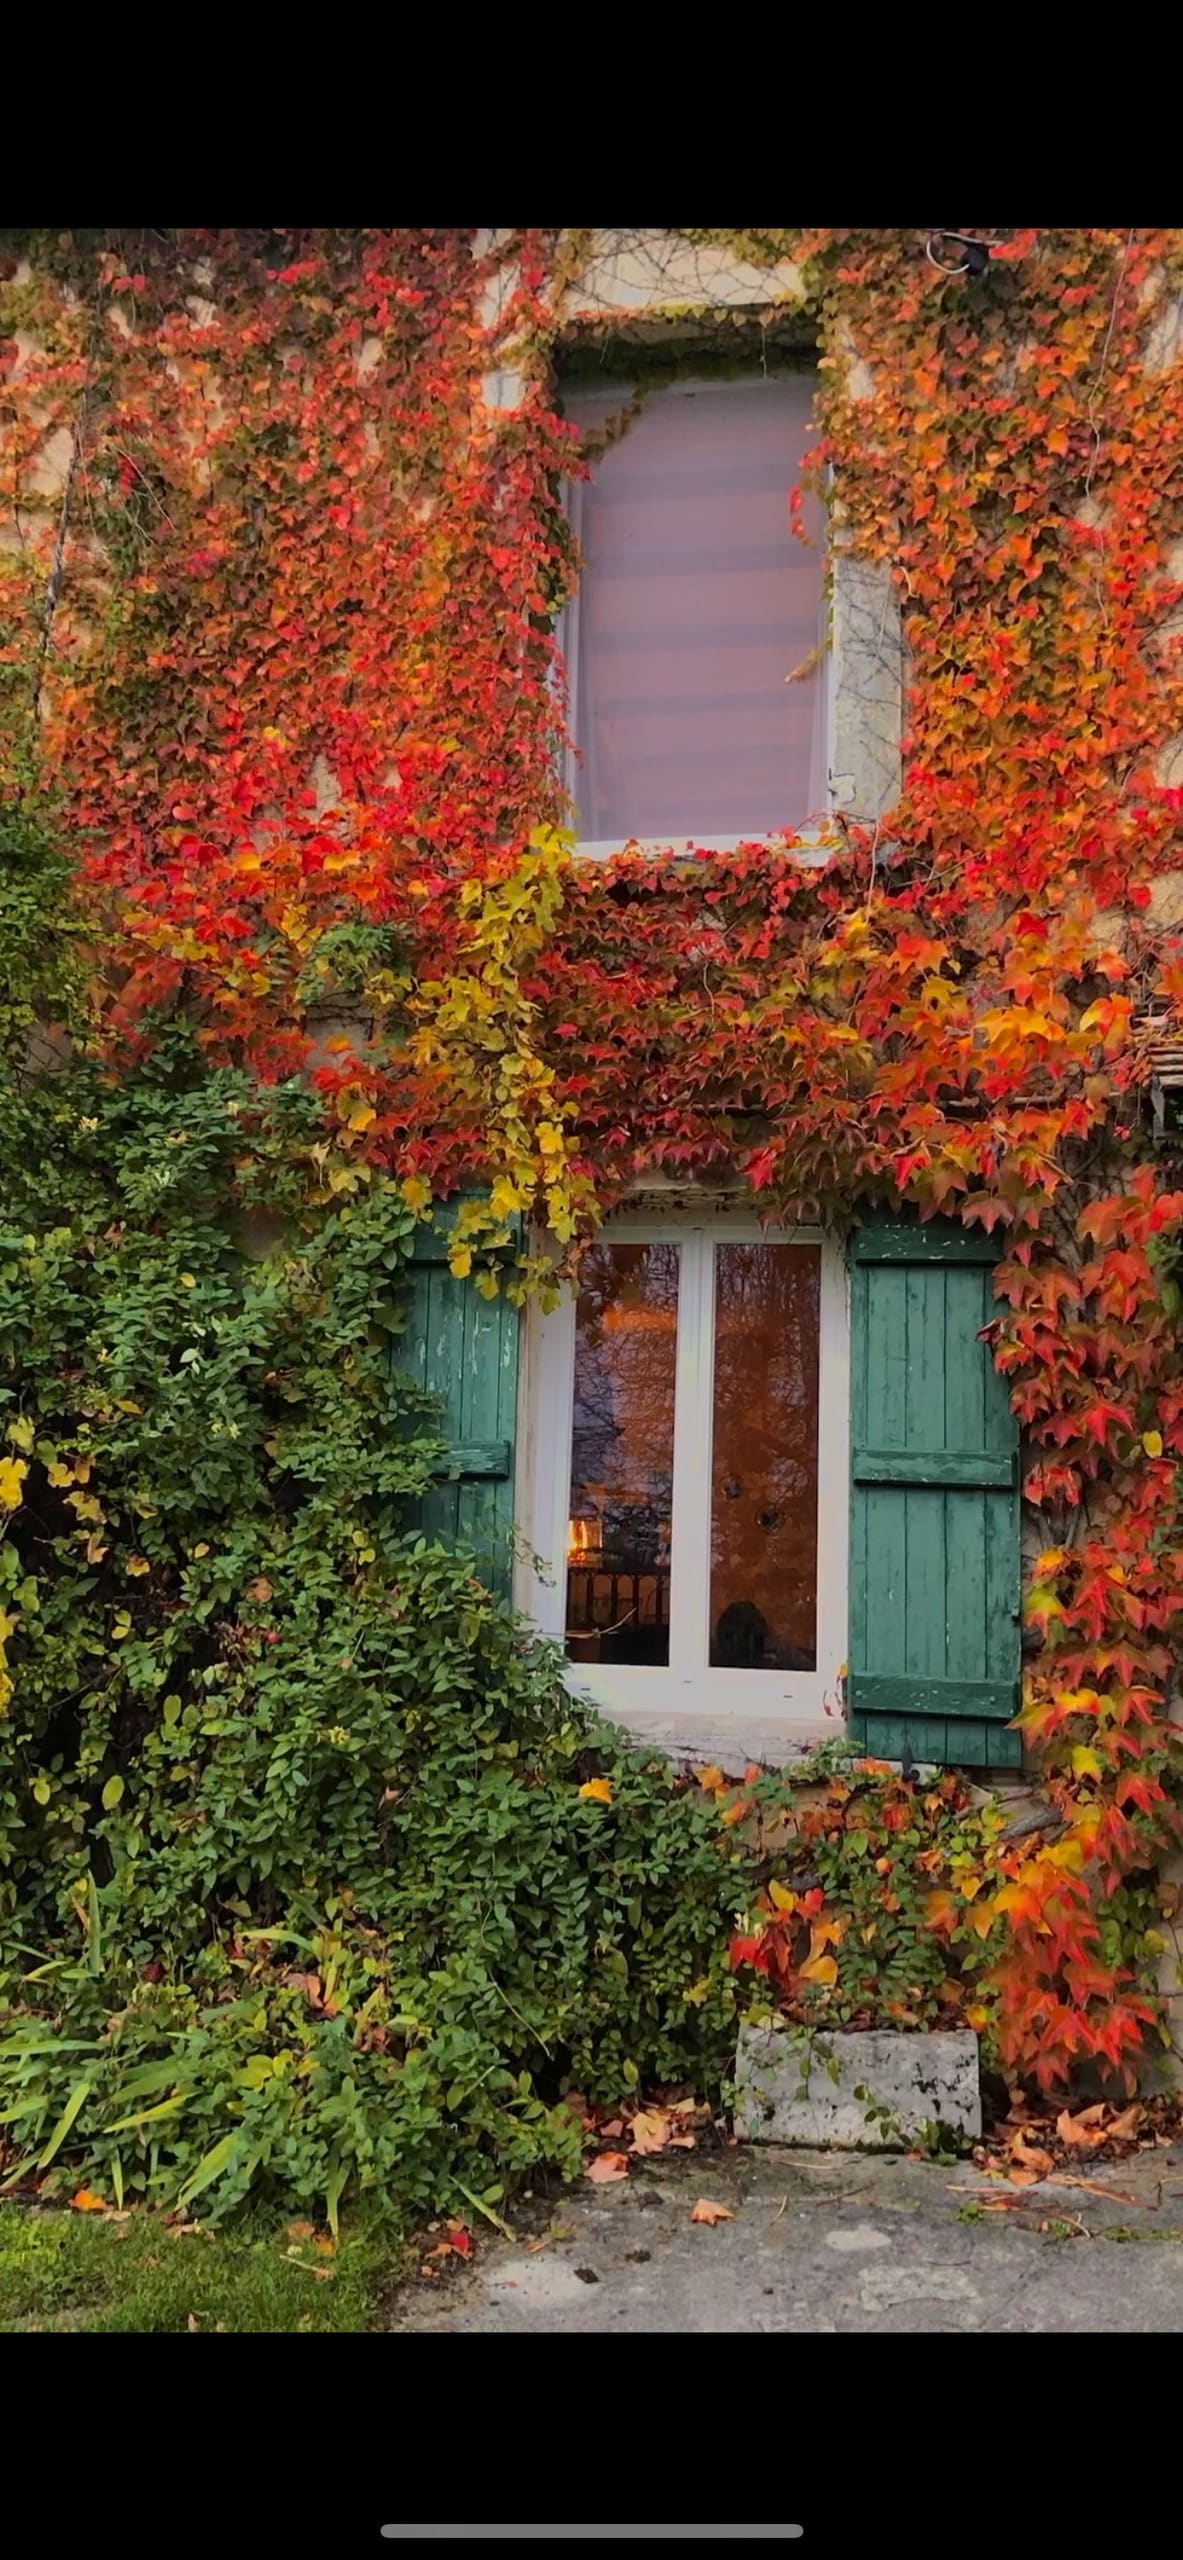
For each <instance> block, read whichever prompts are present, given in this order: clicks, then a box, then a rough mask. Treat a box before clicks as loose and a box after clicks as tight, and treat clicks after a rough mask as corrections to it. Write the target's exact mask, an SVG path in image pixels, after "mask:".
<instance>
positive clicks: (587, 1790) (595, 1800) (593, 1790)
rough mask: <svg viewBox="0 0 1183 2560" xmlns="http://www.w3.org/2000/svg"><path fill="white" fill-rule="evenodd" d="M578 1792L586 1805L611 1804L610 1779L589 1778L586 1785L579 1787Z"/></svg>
mask: <svg viewBox="0 0 1183 2560" xmlns="http://www.w3.org/2000/svg"><path fill="white" fill-rule="evenodd" d="M579 1792H580V1795H581V1796H582V1797H583V1798H584V1801H585V1802H586V1803H588V1804H611V1802H612V1780H611V1778H589V1779H588V1781H587V1785H586V1786H584V1787H581V1788H580V1790H579Z"/></svg>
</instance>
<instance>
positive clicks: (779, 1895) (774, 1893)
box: [768, 1879, 797, 1911]
mask: <svg viewBox="0 0 1183 2560" xmlns="http://www.w3.org/2000/svg"><path fill="white" fill-rule="evenodd" d="M768 1899H769V1901H770V1902H772V1903H775V1905H776V1908H777V1910H778V1911H795V1910H796V1908H797V1896H796V1894H795V1893H790V1891H789V1888H788V1886H787V1885H785V1884H777V1883H776V1881H775V1879H774V1880H773V1882H772V1883H771V1884H770V1885H769V1888H768Z"/></svg>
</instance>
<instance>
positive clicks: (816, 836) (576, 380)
mask: <svg viewBox="0 0 1183 2560" xmlns="http://www.w3.org/2000/svg"><path fill="white" fill-rule="evenodd" d="M815 371H816V361H815V363H814V364H812V365H811V364H801V363H795V364H793V365H787V364H781V365H775V366H763V367H762V366H761V364H760V363H759V361H758V360H757V359H756V358H755V357H753V361H752V363H751V365H750V367H748V366H745V367H744V368H743V369H742V370H728V371H727V372H725V373H724V372H720V371H717V370H714V369H712V368H711V367H710V365H709V363H706V362H705V361H704V365H703V370H702V371H701V372H698V371H696V370H694V369H693V368H688V369H686V370H684V371H683V370H681V369H679V370H678V372H677V373H674V374H671V375H670V376H669V377H668V378H666V379H664V380H663V379H661V378H660V377H659V378H657V379H655V380H653V381H652V383H651V384H650V386H649V387H650V389H651V390H652V391H653V393H655V394H656V393H667V392H672V393H674V394H679V393H681V394H688V395H689V394H695V395H696V394H699V393H702V392H710V391H717V390H719V389H725V388H727V387H729V386H730V385H731V384H733V383H734V382H736V381H742V382H759V381H761V380H767V381H769V382H773V381H775V380H776V379H777V378H778V377H780V376H783V375H784V374H786V373H789V372H792V373H795V374H797V375H801V374H809V375H811V376H812V375H813V374H814V373H815ZM590 387H591V382H590V378H589V377H588V376H587V375H586V374H582V373H581V374H580V375H579V376H578V377H572V378H571V379H569V380H560V384H559V396H560V399H562V397H563V394H564V393H569V394H571V395H575V394H577V393H578V392H580V391H586V390H588V389H589V388H590ZM609 387H610V388H611V390H612V392H613V393H614V394H618V395H619V399H620V404H621V406H622V407H625V406H626V405H627V404H628V402H629V401H630V400H631V399H632V398H633V397H634V396H635V395H636V392H637V389H638V384H637V382H636V380H634V379H630V377H629V375H628V373H627V372H621V373H620V374H617V373H616V372H615V371H613V372H612V373H611V374H610V375H608V376H607V377H606V380H605V388H609ZM586 486H587V484H586V482H585V481H583V480H576V479H564V480H563V482H562V489H561V496H562V504H563V508H564V512H565V513H566V516H567V521H568V523H569V525H570V527H571V531H572V534H573V535H574V538H575V541H576V542H577V543H578V544H580V545H581V543H582V519H583V501H584V492H585V489H586ZM833 565H834V553H833V547H832V544H831V543H830V542H829V540H827V541H826V542H825V544H824V547H823V555H822V579H823V610H822V629H821V633H820V635H819V645H820V651H821V663H820V676H821V685H822V724H823V725H822V751H823V765H824V771H825V805H824V808H823V809H822V810H820V811H817V812H812V813H809V815H808V818H807V822H806V823H803V824H802V826H801V827H800V828H799V829H793V830H792V832H791V834H785V833H781V832H775V833H773V834H770V835H754V836H753V835H751V834H748V835H707V834H703V835H698V834H696V835H693V836H686V837H680V836H679V837H671V836H668V835H665V836H644V837H638V836H621V837H604V838H589V837H580V836H578V835H577V836H576V840H575V844H574V847H573V852H574V856H575V859H576V860H578V861H585V862H589V861H590V862H596V861H598V862H607V861H612V860H614V859H615V858H616V857H617V856H618V855H620V854H622V853H625V852H632V853H635V854H637V855H639V856H641V857H643V858H652V857H657V856H660V855H664V854H669V853H673V854H674V855H675V856H680V857H681V858H682V859H684V860H687V861H693V860H694V859H696V858H697V856H698V855H700V854H706V855H710V854H729V853H736V852H738V850H739V847H740V846H741V845H744V844H753V843H755V844H762V845H764V846H765V847H767V849H768V850H769V851H770V852H774V853H775V852H785V853H792V854H796V855H797V856H799V858H800V859H801V860H802V861H804V862H808V863H811V864H813V863H821V862H824V861H825V860H826V859H827V858H828V856H829V855H830V854H831V853H832V852H833V850H834V846H835V842H836V832H835V828H834V823H833V821H834V814H835V810H836V795H835V790H834V769H835V768H834V749H835V735H836V708H837V706H836V693H835V652H834V647H833V618H832V610H831V576H832V571H833ZM579 622H580V590H579V588H578V587H577V588H576V589H575V590H574V592H573V594H572V595H571V596H570V598H569V599H568V601H567V603H566V604H565V605H564V607H563V609H562V612H561V613H560V614H559V616H558V619H557V623H556V627H555V637H556V642H557V646H558V649H559V651H560V654H561V657H562V661H563V666H564V669H565V672H566V678H567V721H568V737H567V743H566V746H565V748H564V751H563V771H562V779H563V787H564V790H565V792H566V794H567V798H568V801H569V803H570V805H571V808H572V809H573V810H578V806H579V789H578V781H579V755H578V741H577V740H576V738H575V735H574V712H575V703H576V699H577V694H578V681H579V677H578V653H579Z"/></svg>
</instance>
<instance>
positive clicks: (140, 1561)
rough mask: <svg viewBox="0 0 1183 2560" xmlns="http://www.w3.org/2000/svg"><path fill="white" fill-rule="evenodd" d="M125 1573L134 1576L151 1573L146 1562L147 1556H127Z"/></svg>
mask: <svg viewBox="0 0 1183 2560" xmlns="http://www.w3.org/2000/svg"><path fill="white" fill-rule="evenodd" d="M127 1571H128V1572H129V1573H134V1574H141V1573H151V1571H152V1567H151V1565H150V1564H149V1562H148V1559H147V1556H129V1557H128V1559H127Z"/></svg>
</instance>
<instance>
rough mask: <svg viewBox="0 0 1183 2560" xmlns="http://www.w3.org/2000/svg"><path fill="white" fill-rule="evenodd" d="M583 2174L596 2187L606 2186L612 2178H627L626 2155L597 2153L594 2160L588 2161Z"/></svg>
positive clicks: (620, 2152) (608, 2152)
mask: <svg viewBox="0 0 1183 2560" xmlns="http://www.w3.org/2000/svg"><path fill="white" fill-rule="evenodd" d="M583 2174H584V2177H585V2178H590V2179H591V2180H592V2183H593V2185H595V2186H597V2187H604V2186H607V2185H608V2183H609V2181H610V2180H611V2179H613V2178H627V2176H628V2153H627V2152H626V2151H601V2152H599V2153H597V2156H596V2158H595V2159H594V2160H589V2161H588V2164H587V2167H586V2169H585V2170H584V2172H583Z"/></svg>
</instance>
